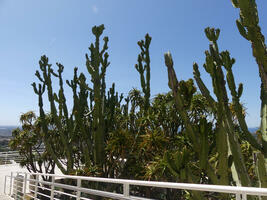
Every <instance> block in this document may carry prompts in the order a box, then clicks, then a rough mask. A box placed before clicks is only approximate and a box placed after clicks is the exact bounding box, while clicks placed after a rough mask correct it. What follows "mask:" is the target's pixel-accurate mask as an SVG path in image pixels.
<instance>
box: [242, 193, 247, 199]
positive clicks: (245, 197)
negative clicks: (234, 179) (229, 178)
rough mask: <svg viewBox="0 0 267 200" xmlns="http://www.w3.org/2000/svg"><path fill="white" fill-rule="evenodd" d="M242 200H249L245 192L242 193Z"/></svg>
mask: <svg viewBox="0 0 267 200" xmlns="http://www.w3.org/2000/svg"><path fill="white" fill-rule="evenodd" d="M242 200H247V194H246V193H245V192H243V193H242Z"/></svg>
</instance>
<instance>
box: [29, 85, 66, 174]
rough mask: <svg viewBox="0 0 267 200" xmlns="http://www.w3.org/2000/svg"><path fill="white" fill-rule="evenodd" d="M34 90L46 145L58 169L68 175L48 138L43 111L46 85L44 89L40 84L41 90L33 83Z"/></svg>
mask: <svg viewBox="0 0 267 200" xmlns="http://www.w3.org/2000/svg"><path fill="white" fill-rule="evenodd" d="M32 87H33V90H34V92H35V93H36V94H37V95H38V104H39V112H40V118H41V126H42V129H43V131H44V133H45V137H44V143H45V146H46V147H47V151H48V152H49V153H50V154H51V156H52V158H53V160H54V161H55V163H56V165H57V166H58V168H59V169H60V171H61V172H62V173H63V174H67V171H66V170H65V168H64V167H63V165H62V164H61V162H60V161H59V158H58V156H57V155H56V154H55V151H54V150H55V149H54V148H52V145H51V144H52V143H51V142H50V140H49V137H48V127H47V123H46V119H45V112H44V109H43V97H42V95H43V93H44V91H45V84H43V87H42V86H41V84H39V89H37V87H36V84H35V83H33V84H32Z"/></svg>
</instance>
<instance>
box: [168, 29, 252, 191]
mask: <svg viewBox="0 0 267 200" xmlns="http://www.w3.org/2000/svg"><path fill="white" fill-rule="evenodd" d="M205 33H206V36H207V38H208V39H209V40H210V42H211V45H210V50H209V51H206V52H205V54H206V63H205V64H204V68H205V70H206V72H207V73H209V74H210V76H211V78H212V83H213V89H214V93H215V95H216V97H217V102H216V101H215V100H214V99H213V98H212V97H211V96H210V94H209V91H208V89H207V88H206V86H205V85H204V83H203V81H202V80H201V78H200V73H199V71H198V66H197V64H194V76H195V79H196V82H197V84H198V85H199V88H200V90H201V92H202V94H203V95H204V96H205V97H206V99H207V100H208V102H209V103H210V107H211V108H213V109H214V110H213V112H214V113H216V115H215V118H216V121H217V127H218V128H217V136H216V137H217V140H220V139H221V140H224V141H225V142H226V143H225V145H226V147H222V146H220V145H218V146H217V150H218V153H219V155H220V156H219V159H220V160H219V163H220V164H221V165H219V169H218V173H220V174H218V175H219V177H227V176H225V175H227V173H225V169H223V168H224V167H225V165H224V164H227V163H228V160H227V159H228V158H227V153H226V152H227V148H228V147H227V144H228V145H229V150H230V152H231V154H232V156H233V163H234V165H235V167H236V170H237V175H238V179H239V181H240V182H241V184H242V185H243V186H250V185H251V182H250V179H249V177H248V173H247V170H246V167H245V163H244V159H243V156H242V153H241V149H240V144H239V142H238V136H237V135H236V134H235V131H234V130H235V129H234V124H233V121H232V119H233V117H232V113H231V111H230V109H229V106H228V104H229V102H228V96H227V91H226V87H225V80H224V75H223V71H222V66H224V67H225V68H226V70H228V74H229V73H231V66H232V64H233V62H234V60H233V59H230V57H229V54H228V53H226V52H222V53H220V52H219V49H218V45H217V40H218V37H219V33H220V31H219V30H218V29H217V30H215V29H210V28H207V29H205ZM165 63H166V66H167V68H168V76H169V86H170V88H171V89H172V91H173V94H174V96H175V101H176V104H177V106H178V107H179V108H180V109H182V105H183V101H184V98H183V97H182V96H181V94H180V92H179V90H178V85H179V82H178V81H177V78H176V75H175V72H174V69H173V61H172V58H171V55H170V53H167V54H165ZM227 80H228V85H229V82H231V86H229V87H230V89H232V90H234V82H233V77H232V76H230V75H228V77H227ZM238 100H239V99H237V101H238ZM238 102H239V101H238ZM180 115H181V116H182V119H183V121H184V123H185V125H186V129H187V132H188V134H189V135H190V138H191V139H192V141H193V145H194V146H195V148H194V150H195V151H196V152H198V154H199V155H200V156H199V159H200V163H202V162H203V159H207V156H203V155H204V152H206V151H205V150H204V149H203V148H205V146H203V139H202V137H200V138H197V137H196V134H197V133H199V132H200V131H201V124H200V131H197V129H195V128H194V127H192V125H191V124H190V121H189V119H188V116H187V114H186V113H185V111H184V110H181V111H180ZM222 131H223V132H222ZM195 132H196V133H195ZM224 134H226V135H227V138H225V135H224ZM200 135H201V134H200ZM201 141H202V142H201ZM227 141H228V142H227ZM202 154H203V155H202ZM223 163H224V164H223ZM202 166H203V167H204V168H205V169H206V171H207V172H208V174H209V173H210V171H211V170H210V169H209V168H210V166H209V165H207V166H206V167H205V166H204V165H203V164H202ZM214 181H216V182H217V181H218V183H219V184H227V182H228V183H229V180H227V178H226V179H225V180H223V178H222V179H220V180H216V179H215V178H214Z"/></svg>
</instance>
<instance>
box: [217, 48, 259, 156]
mask: <svg viewBox="0 0 267 200" xmlns="http://www.w3.org/2000/svg"><path fill="white" fill-rule="evenodd" d="M221 57H222V61H223V64H224V67H225V69H226V72H227V75H226V77H227V84H228V87H229V90H230V92H231V96H232V101H233V105H234V110H235V113H236V116H237V119H238V122H239V125H240V127H241V129H242V131H243V133H244V134H245V137H244V138H243V139H245V140H247V141H248V142H249V143H250V144H251V145H252V146H253V147H254V148H255V149H257V150H260V151H262V147H261V145H260V144H259V143H258V142H257V140H256V139H255V138H254V137H253V135H252V134H251V133H250V132H249V130H248V127H247V124H246V121H245V115H244V113H243V108H242V105H241V104H240V97H241V95H242V91H243V85H242V84H240V85H239V88H238V91H236V84H235V80H234V75H233V72H232V66H233V64H234V62H235V60H234V59H231V58H230V54H229V52H228V51H225V52H222V53H221Z"/></svg>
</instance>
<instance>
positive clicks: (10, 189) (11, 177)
mask: <svg viewBox="0 0 267 200" xmlns="http://www.w3.org/2000/svg"><path fill="white" fill-rule="evenodd" d="M12 179H13V172H11V176H10V187H9V196H11V191H12Z"/></svg>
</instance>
